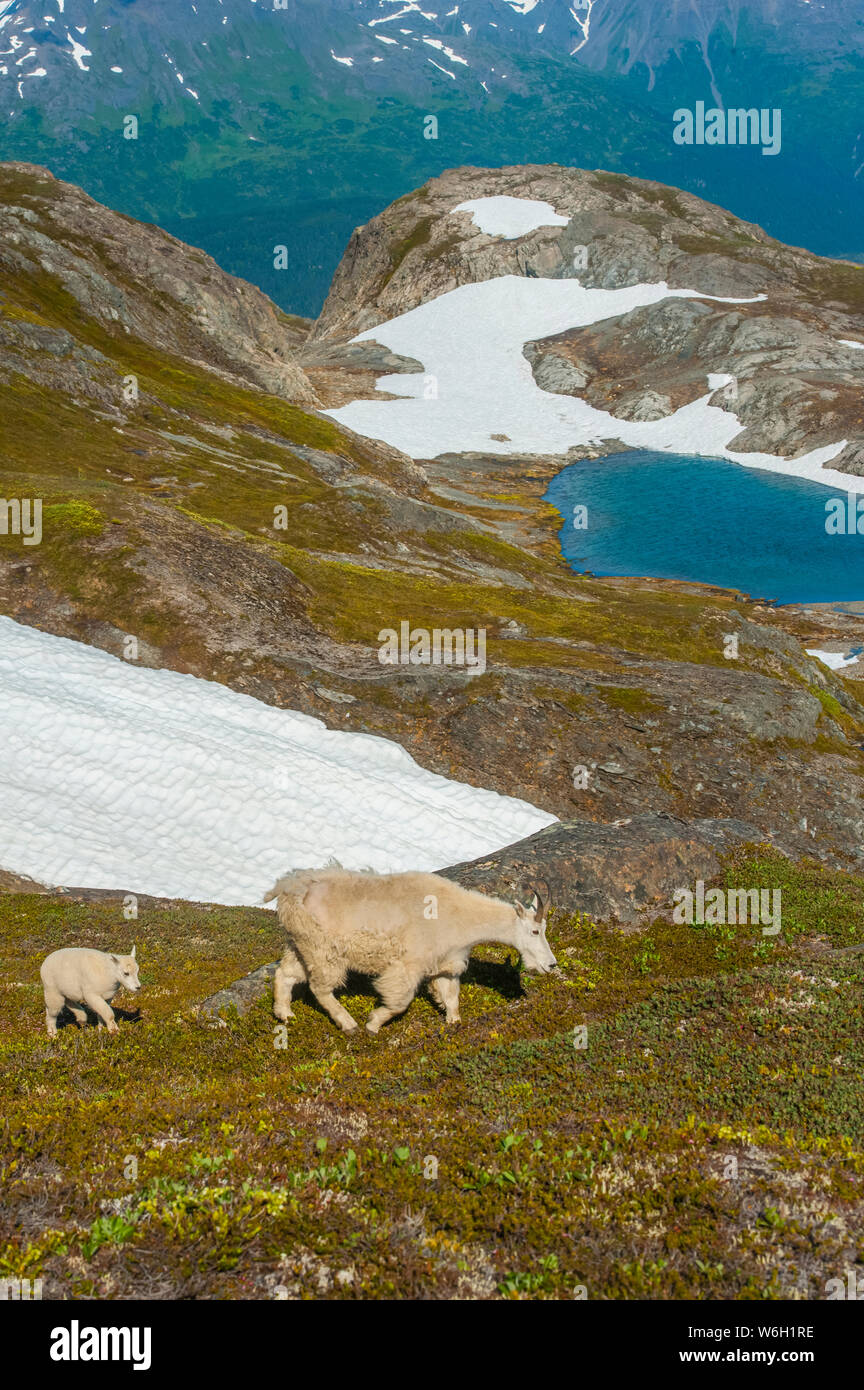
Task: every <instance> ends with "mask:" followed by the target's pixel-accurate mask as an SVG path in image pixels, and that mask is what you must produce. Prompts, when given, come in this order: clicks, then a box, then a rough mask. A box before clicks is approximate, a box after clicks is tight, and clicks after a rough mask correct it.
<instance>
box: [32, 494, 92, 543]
mask: <svg viewBox="0 0 864 1390" xmlns="http://www.w3.org/2000/svg"><path fill="white" fill-rule="evenodd" d="M42 525H43V528H44V530H45V531H46V532H47V533H48V535H49V537H50V536H51V535H54V534H61V535H65V536H67V537H70V536H101V534H102V531H103V529H104V527H105V518H104V516H103V515H102V513H101V512H100V511H99V510H98V508H96V507H94V506H93V505H92V504H91V503H90V502H84V501H80V500H76V501H72V502H56V503H54V504H53V505H51V506H48V507H45V508H44V510H43V512H42Z"/></svg>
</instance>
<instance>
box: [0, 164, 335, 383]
mask: <svg viewBox="0 0 864 1390" xmlns="http://www.w3.org/2000/svg"><path fill="white" fill-rule="evenodd" d="M0 274H2V275H8V276H9V277H14V278H16V279H22V278H23V279H26V278H27V277H35V278H36V279H37V280H42V281H44V280H45V279H46V278H47V279H49V280H50V281H53V282H54V284H55V286H56V289H55V291H54V293H55V295H56V296H57V297H58V299H59V303H60V306H62V305H63V304H64V302H65V304H66V305H68V306H70V307H74V308H75V309H77V311H78V312H79V314H83V315H84V316H85V319H89V320H91V321H92V322H93V323H94V324H97V325H99V327H100V328H101V329H102V331H103V333H104V334H105V335H107V337H108V339H109V341H110V339H112V338H117V337H118V336H120V337H122V336H123V335H126V334H128V335H130V336H132V337H135V338H140V339H143V340H144V341H146V342H147V343H149V344H150V345H151V346H152V347H155V348H157V349H159V350H160V351H162V352H164V353H167V354H173V355H175V356H176V357H179V358H181V359H186V360H188V361H191V362H198V363H203V364H205V365H206V366H207V367H208V368H210V369H211V370H216V371H220V372H224V373H225V374H226V375H228V376H232V377H235V378H238V379H240V380H242V381H245V382H250V383H252V384H254V385H255V386H257V387H259V388H261V389H262V390H264V391H268V392H271V393H272V394H273V395H276V396H282V397H284V398H285V399H286V400H289V401H295V402H297V403H300V404H307V405H314V404H315V403H316V399H317V398H316V395H315V392H314V390H313V388H312V386H311V384H310V383H309V381H308V380H307V378H306V377H305V376H304V374H303V372H302V370H301V369H300V367H298V365H297V363H296V362H295V360H294V346H295V344H296V333H294V332H292V329H291V326H290V322H289V321H288V320H287V319H286V317H285V315H283V314H282V313H281V312H280V310H278V309H277V308H276V306H275V305H274V304H272V303H271V302H270V300H269V299H267V297H266V295H263V294H262V293H261V291H260V290H258V289H256V288H255V286H254V285H250V284H247V283H246V281H244V280H237V279H235V277H234V276H233V275H227V274H226V273H225V271H224V270H220V268H219V266H218V265H217V264H216V262H215V261H214V260H212V259H211V258H210V256H207V255H205V253H204V252H203V251H198V250H196V249H195V248H194V247H191V246H186V245H184V243H183V242H182V241H177V239H176V238H175V237H172V236H169V235H168V233H167V232H163V231H161V230H160V229H159V228H158V227H153V226H151V225H149V224H148V223H144V222H135V221H133V220H132V218H129V217H124V216H122V215H121V214H120V213H116V212H112V211H111V210H110V209H109V208H106V207H103V206H102V204H101V203H97V202H95V201H94V199H93V198H90V197H88V196H87V194H86V193H84V192H83V190H82V189H80V188H76V187H75V186H74V185H72V184H68V183H61V182H60V180H58V179H55V178H54V176H53V175H52V174H51V173H50V172H49V171H48V170H47V169H42V168H39V167H38V166H36V165H29V164H14V163H12V164H4V165H0ZM0 309H2V310H3V317H2V320H0V374H2V373H3V372H13V371H23V372H24V374H25V375H28V376H29V375H32V373H33V369H34V359H38V360H41V361H42V362H43V363H44V372H45V381H44V384H45V385H48V386H50V387H51V388H52V389H57V390H64V389H65V390H66V391H68V392H70V393H71V392H72V391H73V390H74V386H75V383H76V381H77V382H78V383H79V384H81V385H82V386H83V388H84V389H86V383H87V382H88V380H89V381H90V382H91V383H92V382H93V381H94V380H98V379H99V377H100V372H99V367H100V365H107V363H106V358H105V355H104V352H100V351H99V350H98V346H96V345H95V344H93V343H91V342H90V341H89V339H90V337H91V334H89V333H87V332H86V330H85V332H84V333H83V335H82V336H81V337H80V338H79V337H78V336H77V335H76V333H75V322H76V315H75V314H74V313H73V315H72V316H71V317H69V316H67V317H68V322H69V328H70V331H69V332H66V331H60V332H58V331H57V330H54V329H52V328H50V327H48V326H47V325H42V324H40V323H39V321H38V319H37V320H36V321H35V322H34V320H33V319H32V317H30V316H28V313H27V310H26V307H23V308H22V306H16V307H15V308H13V310H12V311H11V313H10V312H9V310H8V309H5V308H4V304H3V298H2V297H0ZM78 321H79V322H80V318H79V320H78ZM70 358H71V363H70ZM61 359H62V366H59V365H58V366H57V367H56V369H55V363H59V362H60V360H61ZM70 365H71V367H72V369H73V370H72V373H71V379H70V370H69V369H70ZM101 375H104V374H101ZM113 385H114V387H115V391H116V390H117V387H118V384H117V382H116V380H115V381H114V382H113Z"/></svg>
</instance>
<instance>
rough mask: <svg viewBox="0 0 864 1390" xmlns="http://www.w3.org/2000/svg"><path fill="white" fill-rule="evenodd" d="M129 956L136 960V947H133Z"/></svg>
mask: <svg viewBox="0 0 864 1390" xmlns="http://www.w3.org/2000/svg"><path fill="white" fill-rule="evenodd" d="M129 954H130V956H131V957H132V959H133V960H134V959H135V947H134V946H133V947H132V950H131V951H130V952H129Z"/></svg>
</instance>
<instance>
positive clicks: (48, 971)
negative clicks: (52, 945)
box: [39, 946, 141, 1038]
mask: <svg viewBox="0 0 864 1390" xmlns="http://www.w3.org/2000/svg"><path fill="white" fill-rule="evenodd" d="M39 974H40V975H41V976H42V985H43V987H44V990H45V1021H46V1023H47V1024H48V1036H49V1038H55V1037H56V1036H57V1015H58V1014H59V1012H60V1010H61V1009H62V1008H63V1005H64V1004H68V1006H69V1008H70V1009H71V1010H72V1013H73V1014H74V1015H75V1019H76V1021H77V1022H78V1023H86V1022H87V1015H86V1013H85V1012H84V1010H83V1009H82V1008H80V1007H78V1006H79V1005H81V1004H86V1005H87V1008H88V1009H92V1010H93V1012H94V1013H95V1014H97V1015H98V1017H99V1019H100V1020H101V1021H100V1023H99V1027H100V1028H101V1027H102V1023H106V1024H107V1025H108V1032H109V1033H116V1032H118V1028H117V1022H116V1020H115V1018H114V1010H113V1009H112V1008H111V1005H110V1003H109V1002H108V1001H109V1000H111V999H113V998H114V995H115V994H116V993H117V991H118V990H121V989H128V990H131V991H132V992H133V993H135V992H137V991H138V990H139V989H140V988H141V981H140V980H139V979H138V962H137V960H136V959H135V947H134V946H133V947H132V953H131V955H128V956H115V955H110V954H109V953H108V952H107V951H94V950H91V949H89V948H88V947H86V946H65V947H64V948H63V949H62V950H60V951H52V952H51V954H50V956H46V957H45V959H44V960H43V962H42V966H41V969H40V971H39Z"/></svg>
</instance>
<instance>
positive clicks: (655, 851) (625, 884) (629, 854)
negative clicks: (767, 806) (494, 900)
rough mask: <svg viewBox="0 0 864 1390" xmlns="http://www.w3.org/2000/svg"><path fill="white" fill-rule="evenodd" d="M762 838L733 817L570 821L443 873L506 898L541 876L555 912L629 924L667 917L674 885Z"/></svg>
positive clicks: (709, 871) (713, 869) (688, 883)
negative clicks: (651, 916) (605, 822)
mask: <svg viewBox="0 0 864 1390" xmlns="http://www.w3.org/2000/svg"><path fill="white" fill-rule="evenodd" d="M765 839H766V836H765V835H764V834H763V833H762V832H761V831H759V830H757V828H756V827H755V826H754V825H748V824H747V823H746V822H745V821H739V820H695V821H686V820H679V819H678V817H677V816H656V815H643V816H634V817H632V818H628V819H626V820H623V821H616V822H614V823H613V824H612V825H599V824H596V823H594V822H591V821H576V820H571V821H564V822H563V823H562V824H560V825H550V826H547V827H546V829H545V830H541V831H539V832H538V833H537V834H536V835H531V836H530V837H529V838H528V839H527V840H520V841H519V843H518V844H515V845H508V846H507V848H506V849H502V850H499V851H498V852H497V853H496V854H486V855H483V857H482V858H480V859H474V860H471V861H470V863H465V864H456V865H455V866H454V867H453V868H450V869H444V870H442V872H443V875H444V877H445V878H452V879H455V880H456V882H457V883H461V884H462V886H463V888H474V889H477V890H479V891H480V892H483V893H490V894H492V895H493V896H495V897H504V898H512V897H514V896H515V897H517V898H519V897H520V896H521V897H524V896H525V894H526V890H527V887H528V886H529V885H530V884H531V883H532V882H534V881H536V880H537V879H538V878H542V879H544V880H545V881H546V883H547V884H548V885H549V888H550V890H551V896H552V902H553V904H554V906H555V908H556V909H557V910H558V911H559V912H568V913H569V912H585V913H588V915H589V916H591V917H593V918H595V919H596V920H598V921H601V922H605V921H610V920H612V921H615V922H620V923H625V924H631V925H632V924H634V923H637V922H639V921H640V919H642V918H644V917H646V914H655V915H660V916H663V915H666V914H668V913H669V912H671V909H672V905H673V894H674V893H675V890H676V889H678V888H687V887H692V885H693V884H694V883H695V882H696V880H697V879H702V880H703V881H707V880H708V879H711V878H713V876H714V875H715V874H716V873H717V872H718V869H719V868H720V863H721V859H722V858H723V857H724V856H727V855H729V854H730V853H731V852H732V851H733V850H734V849H737V848H738V847H740V846H741V845H743V844H748V843H749V844H760V843H762V842H763V841H765ZM646 920H647V919H646Z"/></svg>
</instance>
